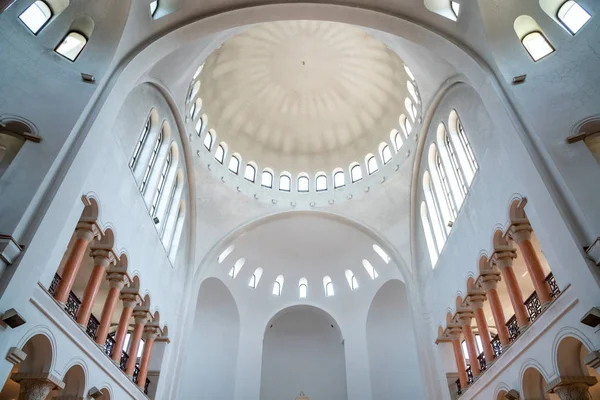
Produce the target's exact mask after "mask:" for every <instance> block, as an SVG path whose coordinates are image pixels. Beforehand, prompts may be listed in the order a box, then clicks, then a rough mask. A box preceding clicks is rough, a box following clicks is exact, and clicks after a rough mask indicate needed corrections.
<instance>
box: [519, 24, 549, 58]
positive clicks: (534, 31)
mask: <svg viewBox="0 0 600 400" xmlns="http://www.w3.org/2000/svg"><path fill="white" fill-rule="evenodd" d="M514 29H515V33H516V34H517V36H518V37H519V40H521V43H522V44H523V47H525V50H527V53H529V55H530V56H531V58H532V59H533V61H539V60H541V59H542V58H544V57H546V56H547V55H549V54H551V53H553V52H554V47H552V45H551V44H550V42H549V41H548V39H546V37H545V36H544V34H543V33H542V28H540V26H539V25H538V24H537V22H535V20H534V19H533V18H531V17H530V16H528V15H521V16H519V17H518V18H517V19H515V23H514Z"/></svg>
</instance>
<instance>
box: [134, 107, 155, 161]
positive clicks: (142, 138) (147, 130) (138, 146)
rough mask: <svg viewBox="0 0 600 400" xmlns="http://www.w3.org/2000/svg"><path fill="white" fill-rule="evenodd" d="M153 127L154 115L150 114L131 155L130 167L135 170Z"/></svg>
mask: <svg viewBox="0 0 600 400" xmlns="http://www.w3.org/2000/svg"><path fill="white" fill-rule="evenodd" d="M151 129H152V115H148V118H147V119H146V123H145V124H144V127H143V128H142V134H141V135H140V137H139V139H138V141H137V143H136V145H135V148H134V149H133V155H132V156H131V159H130V160H129V169H130V170H132V171H133V170H134V169H135V166H136V165H137V163H138V161H139V160H140V155H141V154H142V149H143V148H144V145H145V144H146V140H147V139H148V136H150V130H151Z"/></svg>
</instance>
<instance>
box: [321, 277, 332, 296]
mask: <svg viewBox="0 0 600 400" xmlns="http://www.w3.org/2000/svg"><path fill="white" fill-rule="evenodd" d="M323 286H324V288H325V296H327V297H330V296H333V295H334V293H333V282H331V278H330V277H329V276H326V277H324V278H323Z"/></svg>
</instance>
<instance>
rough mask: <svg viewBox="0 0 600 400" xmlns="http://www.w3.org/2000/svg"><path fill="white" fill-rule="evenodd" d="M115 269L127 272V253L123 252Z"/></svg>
mask: <svg viewBox="0 0 600 400" xmlns="http://www.w3.org/2000/svg"><path fill="white" fill-rule="evenodd" d="M116 267H117V268H122V269H124V270H125V271H127V269H128V268H129V258H128V257H127V253H125V251H123V252H122V253H121V255H120V256H119V257H118V259H117V265H116Z"/></svg>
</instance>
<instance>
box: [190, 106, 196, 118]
mask: <svg viewBox="0 0 600 400" xmlns="http://www.w3.org/2000/svg"><path fill="white" fill-rule="evenodd" d="M194 114H196V103H192V106H191V107H190V117H192V118H194Z"/></svg>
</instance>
